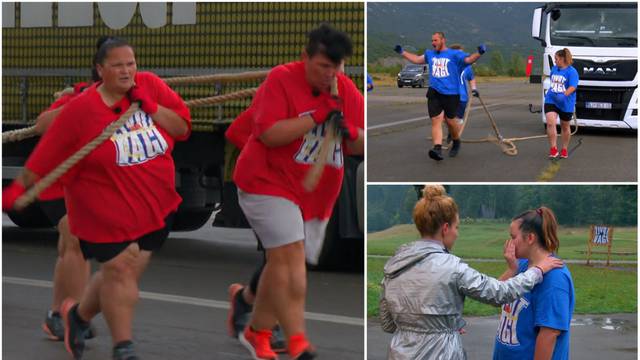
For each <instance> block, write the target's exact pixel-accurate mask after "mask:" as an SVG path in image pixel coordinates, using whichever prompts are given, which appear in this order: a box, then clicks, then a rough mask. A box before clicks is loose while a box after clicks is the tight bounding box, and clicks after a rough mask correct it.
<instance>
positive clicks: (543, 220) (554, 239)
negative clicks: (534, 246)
mask: <svg viewBox="0 0 640 360" xmlns="http://www.w3.org/2000/svg"><path fill="white" fill-rule="evenodd" d="M516 220H521V222H520V226H519V229H520V231H522V232H523V233H525V234H535V235H536V237H537V238H538V243H539V244H540V246H542V247H543V248H544V249H546V250H548V251H551V252H556V251H558V248H560V240H558V220H556V215H555V214H554V213H553V211H552V210H551V209H549V208H548V207H545V206H541V207H539V208H537V209H534V210H527V211H525V212H523V213H522V214H520V215H518V216H516V217H514V218H513V221H516Z"/></svg>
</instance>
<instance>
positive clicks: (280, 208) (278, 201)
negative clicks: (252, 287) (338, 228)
mask: <svg viewBox="0 0 640 360" xmlns="http://www.w3.org/2000/svg"><path fill="white" fill-rule="evenodd" d="M238 202H239V203H240V207H241V208H242V212H244V215H245V216H246V217H247V221H249V224H250V225H251V227H252V228H253V231H255V232H256V234H258V237H259V238H260V242H261V243H262V246H263V247H264V248H265V249H273V248H277V247H280V246H284V245H288V244H291V243H294V242H296V241H300V240H304V250H305V257H306V259H307V262H308V263H310V264H317V263H318V258H319V257H320V252H321V251H322V244H323V242H324V235H325V231H326V229H327V223H328V222H329V221H328V220H320V219H312V220H308V221H304V220H303V219H302V211H301V210H300V208H299V207H298V205H296V204H294V203H293V202H291V201H290V200H287V199H285V198H281V197H278V196H269V195H258V194H250V193H246V192H244V191H242V190H240V189H238Z"/></svg>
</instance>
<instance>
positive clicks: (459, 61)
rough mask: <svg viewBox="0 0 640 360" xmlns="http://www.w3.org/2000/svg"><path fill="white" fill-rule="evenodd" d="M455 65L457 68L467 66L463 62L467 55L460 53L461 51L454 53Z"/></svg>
mask: <svg viewBox="0 0 640 360" xmlns="http://www.w3.org/2000/svg"><path fill="white" fill-rule="evenodd" d="M455 57H456V59H455V60H456V63H457V64H458V66H467V65H468V64H467V63H466V62H464V59H466V58H468V57H469V54H467V53H466V52H464V51H462V50H458V51H456V55H455Z"/></svg>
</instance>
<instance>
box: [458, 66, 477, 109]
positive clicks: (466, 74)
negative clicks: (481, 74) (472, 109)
mask: <svg viewBox="0 0 640 360" xmlns="http://www.w3.org/2000/svg"><path fill="white" fill-rule="evenodd" d="M473 79H475V76H474V75H473V68H472V67H471V64H469V65H467V67H465V68H464V70H462V74H460V102H467V101H468V100H469V97H468V96H467V94H468V89H467V81H471V80H473Z"/></svg>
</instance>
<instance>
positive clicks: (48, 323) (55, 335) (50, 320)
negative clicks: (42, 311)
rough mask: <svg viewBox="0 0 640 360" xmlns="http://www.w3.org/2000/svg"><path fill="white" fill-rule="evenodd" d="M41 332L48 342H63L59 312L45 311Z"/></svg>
mask: <svg viewBox="0 0 640 360" xmlns="http://www.w3.org/2000/svg"><path fill="white" fill-rule="evenodd" d="M42 331H44V333H45V334H47V337H48V338H49V339H50V340H53V341H63V340H64V325H63V322H62V316H60V313H59V312H57V311H53V310H49V311H47V317H46V318H45V319H44V323H42Z"/></svg>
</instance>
